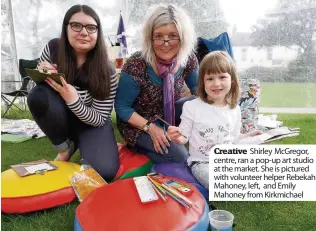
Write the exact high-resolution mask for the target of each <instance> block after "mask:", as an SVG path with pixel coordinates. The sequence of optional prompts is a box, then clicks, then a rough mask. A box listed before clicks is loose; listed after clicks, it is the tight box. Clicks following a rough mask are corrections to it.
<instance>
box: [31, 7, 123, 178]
mask: <svg viewBox="0 0 316 231" xmlns="http://www.w3.org/2000/svg"><path fill="white" fill-rule="evenodd" d="M102 35H103V33H102V28H101V24H100V19H99V17H98V15H97V14H96V12H95V11H94V10H93V9H92V8H91V7H89V6H86V5H75V6H73V7H71V8H70V9H69V10H68V11H67V13H66V14H65V17H64V20H63V25H62V31H61V36H60V38H57V39H53V40H51V41H50V42H49V43H48V44H47V45H46V47H45V48H44V50H43V52H42V55H41V57H40V61H41V62H40V63H39V65H38V69H46V70H49V71H51V72H56V73H57V72H58V73H64V74H65V75H66V78H65V79H63V78H62V77H61V81H62V85H59V84H58V83H56V82H55V81H54V80H52V79H50V78H48V79H47V80H46V83H43V84H38V85H37V86H36V87H35V88H34V89H33V90H32V91H31V92H30V94H29V96H28V105H29V108H30V111H31V113H32V115H33V117H34V119H35V121H36V122H37V124H38V125H39V127H40V128H41V129H42V130H43V132H44V133H45V134H46V135H47V137H48V138H49V140H50V141H51V142H52V144H53V146H54V147H55V149H56V151H57V152H58V155H57V157H56V160H60V161H68V160H69V159H70V157H71V156H72V154H73V153H74V152H75V151H76V149H77V147H78V148H79V150H80V155H81V158H83V159H84V160H85V162H86V163H89V164H90V165H92V167H93V168H94V169H95V170H96V171H97V172H98V173H99V174H100V175H101V176H102V177H103V178H105V179H106V180H111V179H112V178H113V177H114V176H115V174H116V172H117V170H118V167H119V159H118V149H117V144H116V141H115V136H114V133H113V127H112V122H111V111H112V108H113V102H114V98H115V96H116V91H117V78H116V72H115V68H114V66H113V65H112V64H111V63H110V61H109V58H108V54H107V51H106V47H105V43H104V40H103V36H102Z"/></svg>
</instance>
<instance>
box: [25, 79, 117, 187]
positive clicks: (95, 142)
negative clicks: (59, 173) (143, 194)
mask: <svg viewBox="0 0 316 231" xmlns="http://www.w3.org/2000/svg"><path fill="white" fill-rule="evenodd" d="M27 102H28V106H29V108H30V111H31V113H32V115H33V118H34V120H35V121H36V123H37V124H38V126H39V127H40V128H41V130H42V131H43V132H44V133H45V134H46V136H47V137H48V139H49V140H50V141H51V143H52V144H53V146H54V147H55V149H56V151H57V152H63V151H66V150H67V149H68V145H69V141H70V140H71V141H73V142H74V146H75V150H76V149H77V148H79V150H80V157H81V158H83V159H84V160H85V161H86V162H87V163H89V164H90V165H91V166H92V167H93V168H94V169H95V170H96V171H97V172H98V173H99V174H100V175H101V176H102V177H103V178H104V179H105V180H107V181H111V180H112V179H113V178H114V176H115V175H116V173H117V170H118V169H119V157H118V149H117V144H116V140H115V136H114V131H113V126H112V121H111V120H110V119H109V120H107V121H106V122H105V124H104V125H103V126H102V127H93V126H90V125H88V124H85V123H84V122H82V121H81V120H79V119H78V118H77V117H76V116H75V115H74V114H73V113H72V112H71V111H70V110H69V109H68V107H67V105H66V104H65V102H64V100H63V99H62V98H61V97H60V95H59V94H58V93H57V92H56V91H55V90H54V89H52V88H51V87H50V86H48V85H47V84H38V85H37V86H36V87H34V88H33V89H32V91H31V92H30V94H29V96H28V98H27ZM75 150H74V151H75ZM71 154H72V153H71Z"/></svg>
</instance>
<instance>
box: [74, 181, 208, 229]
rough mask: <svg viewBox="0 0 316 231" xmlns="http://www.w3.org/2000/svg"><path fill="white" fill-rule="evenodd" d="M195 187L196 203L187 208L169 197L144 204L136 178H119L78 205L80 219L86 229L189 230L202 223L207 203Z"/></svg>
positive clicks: (82, 226) (192, 197) (193, 194)
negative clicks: (135, 182)
mask: <svg viewBox="0 0 316 231" xmlns="http://www.w3.org/2000/svg"><path fill="white" fill-rule="evenodd" d="M174 179H176V178H174ZM177 180H178V179H177ZM178 181H181V180H178ZM192 188H193V189H194V192H193V193H192V194H191V195H189V196H188V198H189V199H190V200H192V201H194V202H195V205H194V206H193V207H191V208H185V207H183V206H182V205H181V204H179V203H178V202H176V201H175V200H174V199H172V198H170V197H169V196H168V199H167V201H163V200H162V199H161V198H159V200H158V201H155V202H152V203H150V204H142V203H141V201H140V198H139V196H138V193H137V190H136V187H135V184H134V181H133V179H132V178H129V179H124V180H120V181H116V182H114V183H112V184H109V185H104V186H102V187H100V188H98V189H96V190H95V191H94V192H92V193H91V194H90V195H89V196H88V197H87V198H86V199H85V200H84V201H83V202H82V203H81V204H80V205H79V206H78V208H77V211H76V218H77V220H78V222H79V224H80V226H81V228H82V230H85V231H95V230H152V231H157V230H161V231H165V230H187V229H188V228H190V227H192V226H193V225H194V224H196V223H198V221H199V220H200V218H201V217H202V215H203V213H204V210H205V203H206V202H205V200H204V198H203V197H202V195H201V194H200V193H199V191H198V190H197V189H196V188H195V187H194V186H192Z"/></svg>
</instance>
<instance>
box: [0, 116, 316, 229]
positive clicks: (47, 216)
mask: <svg viewBox="0 0 316 231" xmlns="http://www.w3.org/2000/svg"><path fill="white" fill-rule="evenodd" d="M9 116H10V117H11V118H12V117H15V115H14V114H10V115H9ZM278 119H279V120H281V121H283V122H284V124H285V125H287V126H291V127H300V128H301V133H300V136H298V137H292V138H287V139H284V140H281V141H278V142H274V143H276V144H316V126H315V125H316V116H315V115H286V114H284V115H282V114H281V115H279V116H278ZM113 121H115V118H113ZM114 128H115V132H116V137H117V139H118V140H119V141H122V138H121V137H120V136H119V134H118V132H117V129H116V125H115V124H114ZM1 149H2V157H1V160H2V161H1V168H2V170H1V171H4V170H6V169H8V168H9V167H10V165H11V164H16V163H21V162H26V161H30V160H36V159H40V158H47V159H50V160H52V159H53V158H55V156H56V152H55V151H54V150H53V148H52V145H51V144H50V142H49V141H48V139H47V138H40V139H38V140H35V139H34V140H30V141H27V142H23V143H20V144H9V143H2V148H1ZM78 159H79V155H78V154H76V155H75V156H74V157H73V158H72V161H77V160H78ZM78 204H79V203H78V202H77V201H74V202H72V203H70V204H67V205H64V206H60V207H57V208H52V209H48V210H45V211H41V212H34V213H29V214H25V215H8V214H2V215H1V218H2V222H1V228H2V230H5V231H11V230H12V231H21V230H23V231H34V230H38V231H55V230H56V231H61V230H62V231H68V230H69V231H70V230H73V222H74V217H75V209H76V207H77V206H78ZM213 204H214V205H215V206H217V208H218V209H225V210H228V211H230V212H232V213H233V214H234V215H235V223H236V224H237V226H236V228H235V229H234V231H301V230H304V231H315V230H316V219H315V218H316V202H213ZM131 212H132V211H131ZM140 231H141V230H140Z"/></svg>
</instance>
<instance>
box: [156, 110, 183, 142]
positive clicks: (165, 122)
mask: <svg viewBox="0 0 316 231" xmlns="http://www.w3.org/2000/svg"><path fill="white" fill-rule="evenodd" d="M155 117H156V118H157V119H159V120H160V121H161V122H163V123H164V124H165V125H167V126H168V127H169V126H171V124H169V123H168V122H167V121H165V120H163V119H162V118H160V117H159V116H157V115H156V116H155ZM180 134H181V135H182V136H183V137H184V138H186V139H187V137H186V136H185V135H183V134H182V133H181V132H180Z"/></svg>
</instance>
